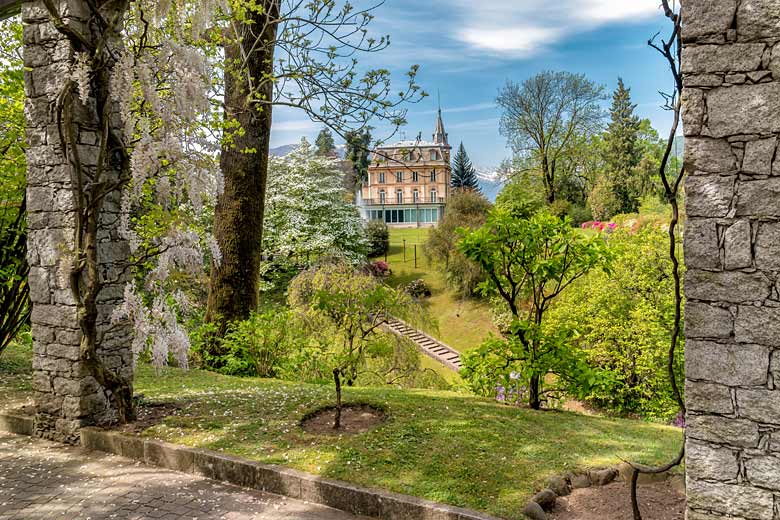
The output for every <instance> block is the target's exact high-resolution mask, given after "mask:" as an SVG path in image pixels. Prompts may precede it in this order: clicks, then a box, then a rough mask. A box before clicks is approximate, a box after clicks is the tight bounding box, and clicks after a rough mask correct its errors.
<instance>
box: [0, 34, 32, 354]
mask: <svg viewBox="0 0 780 520" xmlns="http://www.w3.org/2000/svg"><path fill="white" fill-rule="evenodd" d="M21 48H22V24H21V23H19V21H18V19H9V20H5V21H0V355H1V354H2V353H3V350H5V348H6V347H7V346H8V344H9V343H10V342H11V341H12V340H13V339H14V337H16V335H17V334H18V333H19V331H20V330H21V328H22V327H24V326H25V324H26V323H27V322H28V320H29V317H30V301H29V300H30V297H29V286H28V285H27V273H28V271H29V266H28V265H27V259H26V254H27V247H26V232H27V222H26V204H25V193H24V191H25V177H26V176H25V169H26V161H25V156H24V153H25V148H26V146H25V137H24V129H25V122H24V76H23V67H22V56H21Z"/></svg>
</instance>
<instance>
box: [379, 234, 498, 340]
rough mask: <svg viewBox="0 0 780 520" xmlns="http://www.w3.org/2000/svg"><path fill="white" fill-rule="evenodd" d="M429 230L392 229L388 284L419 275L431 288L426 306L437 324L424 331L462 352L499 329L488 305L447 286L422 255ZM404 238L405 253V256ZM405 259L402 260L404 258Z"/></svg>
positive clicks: (405, 280) (438, 272)
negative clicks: (463, 296) (462, 295)
mask: <svg viewBox="0 0 780 520" xmlns="http://www.w3.org/2000/svg"><path fill="white" fill-rule="evenodd" d="M428 233H429V229H426V228H421V229H391V230H390V251H389V252H388V255H387V261H388V264H389V265H390V268H391V269H392V271H393V275H392V277H391V278H390V283H391V284H393V285H403V284H407V283H409V282H410V281H412V280H416V279H418V278H422V279H423V280H425V282H426V284H428V286H429V287H430V289H431V293H432V294H431V297H430V298H428V299H427V300H426V301H425V305H426V307H427V308H428V310H429V311H430V313H431V316H432V317H433V318H434V320H435V322H436V324H437V325H438V327H436V326H434V327H429V330H427V331H426V332H428V333H430V334H431V335H433V336H435V337H436V338H438V339H440V340H441V341H443V342H444V343H447V344H448V345H450V346H451V347H453V348H455V349H456V350H459V351H461V352H465V351H468V350H471V349H473V348H476V347H478V346H479V345H480V344H481V343H482V341H483V340H484V339H485V337H487V336H488V334H490V333H491V332H492V333H494V334H497V333H498V331H497V329H496V328H495V326H494V325H493V321H492V319H491V316H490V306H489V305H488V304H487V303H486V302H484V301H482V300H479V299H476V298H462V297H459V296H458V295H457V294H455V293H454V292H453V291H452V290H451V289H450V288H449V287H447V284H446V281H445V279H444V275H443V274H442V272H441V271H440V270H439V269H437V266H436V265H434V264H432V263H431V262H429V261H428V259H427V258H425V255H424V254H423V247H424V244H425V241H426V239H427V238H428ZM404 240H406V255H405V256H404ZM415 244H416V245H417V268H415V266H414V245H415ZM404 258H405V260H404Z"/></svg>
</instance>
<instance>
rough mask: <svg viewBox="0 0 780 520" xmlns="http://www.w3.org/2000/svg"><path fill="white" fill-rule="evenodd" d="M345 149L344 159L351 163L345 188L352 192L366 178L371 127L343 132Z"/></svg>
mask: <svg viewBox="0 0 780 520" xmlns="http://www.w3.org/2000/svg"><path fill="white" fill-rule="evenodd" d="M344 140H345V141H346V145H345V146H346V149H345V152H344V156H345V159H347V160H348V161H349V162H350V163H352V179H351V182H349V183H348V186H347V189H348V190H349V191H350V192H354V191H355V190H356V189H357V188H358V186H360V185H361V184H362V183H363V182H365V180H366V179H368V165H369V163H370V159H369V154H370V152H371V150H370V148H371V128H370V127H369V128H365V129H364V130H362V131H354V130H353V131H349V132H347V133H346V134H344Z"/></svg>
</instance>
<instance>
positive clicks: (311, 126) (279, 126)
mask: <svg viewBox="0 0 780 520" xmlns="http://www.w3.org/2000/svg"><path fill="white" fill-rule="evenodd" d="M322 126H323V125H322V124H321V123H315V122H314V121H312V120H310V119H299V120H292V121H278V122H277V121H274V122H273V124H272V125H271V130H273V131H274V132H311V131H312V130H317V129H319V128H321V127H322Z"/></svg>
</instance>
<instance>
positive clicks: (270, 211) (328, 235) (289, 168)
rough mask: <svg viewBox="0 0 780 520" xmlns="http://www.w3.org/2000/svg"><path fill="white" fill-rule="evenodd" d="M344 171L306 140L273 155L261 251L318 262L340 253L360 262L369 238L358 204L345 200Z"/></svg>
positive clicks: (277, 255)
mask: <svg viewBox="0 0 780 520" xmlns="http://www.w3.org/2000/svg"><path fill="white" fill-rule="evenodd" d="M341 175H342V172H341V170H339V168H338V163H337V161H336V160H334V159H333V158H332V157H323V156H321V155H315V150H314V148H313V147H312V146H311V145H310V144H309V143H308V142H307V141H306V140H305V139H304V140H303V141H302V142H301V146H299V147H298V148H297V149H296V150H295V151H294V152H292V153H290V154H289V155H287V156H285V157H273V158H271V164H270V167H269V176H268V193H267V201H266V205H267V211H266V215H265V228H266V232H265V236H264V237H263V252H264V254H265V255H267V256H268V257H270V258H275V257H283V258H293V259H297V260H299V263H300V261H301V260H304V261H305V260H309V261H314V260H315V259H317V258H318V257H321V256H323V255H337V256H342V257H345V258H348V259H349V260H350V261H352V262H355V263H357V262H360V261H362V260H364V259H365V258H366V254H367V253H368V245H369V244H368V241H367V239H366V233H365V230H364V227H363V221H362V220H361V218H360V214H359V213H358V210H357V208H356V207H355V206H354V205H353V204H350V203H349V202H347V201H346V200H345V199H344V190H343V187H342V184H341Z"/></svg>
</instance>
